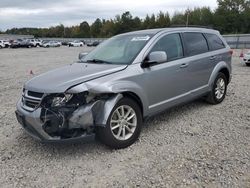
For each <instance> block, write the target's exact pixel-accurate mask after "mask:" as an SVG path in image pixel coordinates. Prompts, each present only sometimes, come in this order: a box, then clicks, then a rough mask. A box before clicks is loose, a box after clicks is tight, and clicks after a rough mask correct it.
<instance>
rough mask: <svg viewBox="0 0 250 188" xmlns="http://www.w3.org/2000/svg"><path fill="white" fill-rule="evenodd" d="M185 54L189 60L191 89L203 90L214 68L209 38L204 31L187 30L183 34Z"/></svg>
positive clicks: (189, 85) (189, 86)
mask: <svg viewBox="0 0 250 188" xmlns="http://www.w3.org/2000/svg"><path fill="white" fill-rule="evenodd" d="M182 36H183V41H184V46H185V56H186V57H187V58H186V59H187V61H188V62H189V82H188V83H187V84H188V85H187V87H188V90H189V91H193V92H195V91H203V90H206V89H207V87H208V82H209V78H210V75H211V71H212V69H213V64H212V63H211V61H213V59H212V58H211V57H210V54H209V53H208V52H209V47H208V43H207V40H206V38H205V36H204V34H203V33H199V32H185V33H183V34H182Z"/></svg>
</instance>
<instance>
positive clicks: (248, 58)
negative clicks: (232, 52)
mask: <svg viewBox="0 0 250 188" xmlns="http://www.w3.org/2000/svg"><path fill="white" fill-rule="evenodd" d="M243 61H244V63H245V64H246V66H250V51H248V52H247V53H246V54H244V57H243Z"/></svg>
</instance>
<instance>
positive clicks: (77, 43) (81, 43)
mask: <svg viewBox="0 0 250 188" xmlns="http://www.w3.org/2000/svg"><path fill="white" fill-rule="evenodd" d="M68 46H69V47H81V46H84V43H83V42H81V41H79V40H75V41H73V42H69V44H68Z"/></svg>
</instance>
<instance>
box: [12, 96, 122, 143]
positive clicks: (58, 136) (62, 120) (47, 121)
mask: <svg viewBox="0 0 250 188" xmlns="http://www.w3.org/2000/svg"><path fill="white" fill-rule="evenodd" d="M29 93H31V92H29V91H25V92H24V94H23V97H22V99H21V100H20V101H19V102H18V104H17V111H16V115H17V119H18V121H19V123H20V124H21V125H22V126H23V127H24V128H25V130H26V131H27V132H28V133H29V134H30V135H31V136H33V137H35V138H36V139H39V140H41V141H44V142H55V141H67V140H76V139H77V140H78V139H93V138H94V136H95V128H96V127H97V126H106V122H107V120H108V117H109V114H110V113H111V111H112V109H113V107H114V106H115V104H116V103H117V102H118V100H119V99H120V98H122V96H121V94H113V93H109V94H93V93H89V92H88V91H85V92H82V93H74V94H69V93H64V94H50V95H45V94H44V95H43V96H42V98H41V100H40V102H39V104H38V103H37V105H36V106H35V105H34V106H31V105H30V104H33V103H31V101H32V102H34V101H35V100H36V97H34V96H30V95H29ZM32 93H35V92H32ZM27 101H28V102H29V103H27ZM34 104H35V102H34ZM27 106H28V107H27Z"/></svg>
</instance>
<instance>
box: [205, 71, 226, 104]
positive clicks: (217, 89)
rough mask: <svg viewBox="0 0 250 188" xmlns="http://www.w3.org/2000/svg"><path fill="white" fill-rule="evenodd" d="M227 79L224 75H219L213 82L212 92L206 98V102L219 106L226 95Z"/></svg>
mask: <svg viewBox="0 0 250 188" xmlns="http://www.w3.org/2000/svg"><path fill="white" fill-rule="evenodd" d="M227 84H228V81H227V78H226V76H225V74H223V73H221V72H220V73H219V74H218V75H217V77H216V79H215V81H214V84H213V88H212V91H210V93H209V94H208V96H207V102H209V103H211V104H214V105H216V104H220V103H221V102H222V101H223V100H224V99H225V97H226V93H227Z"/></svg>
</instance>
